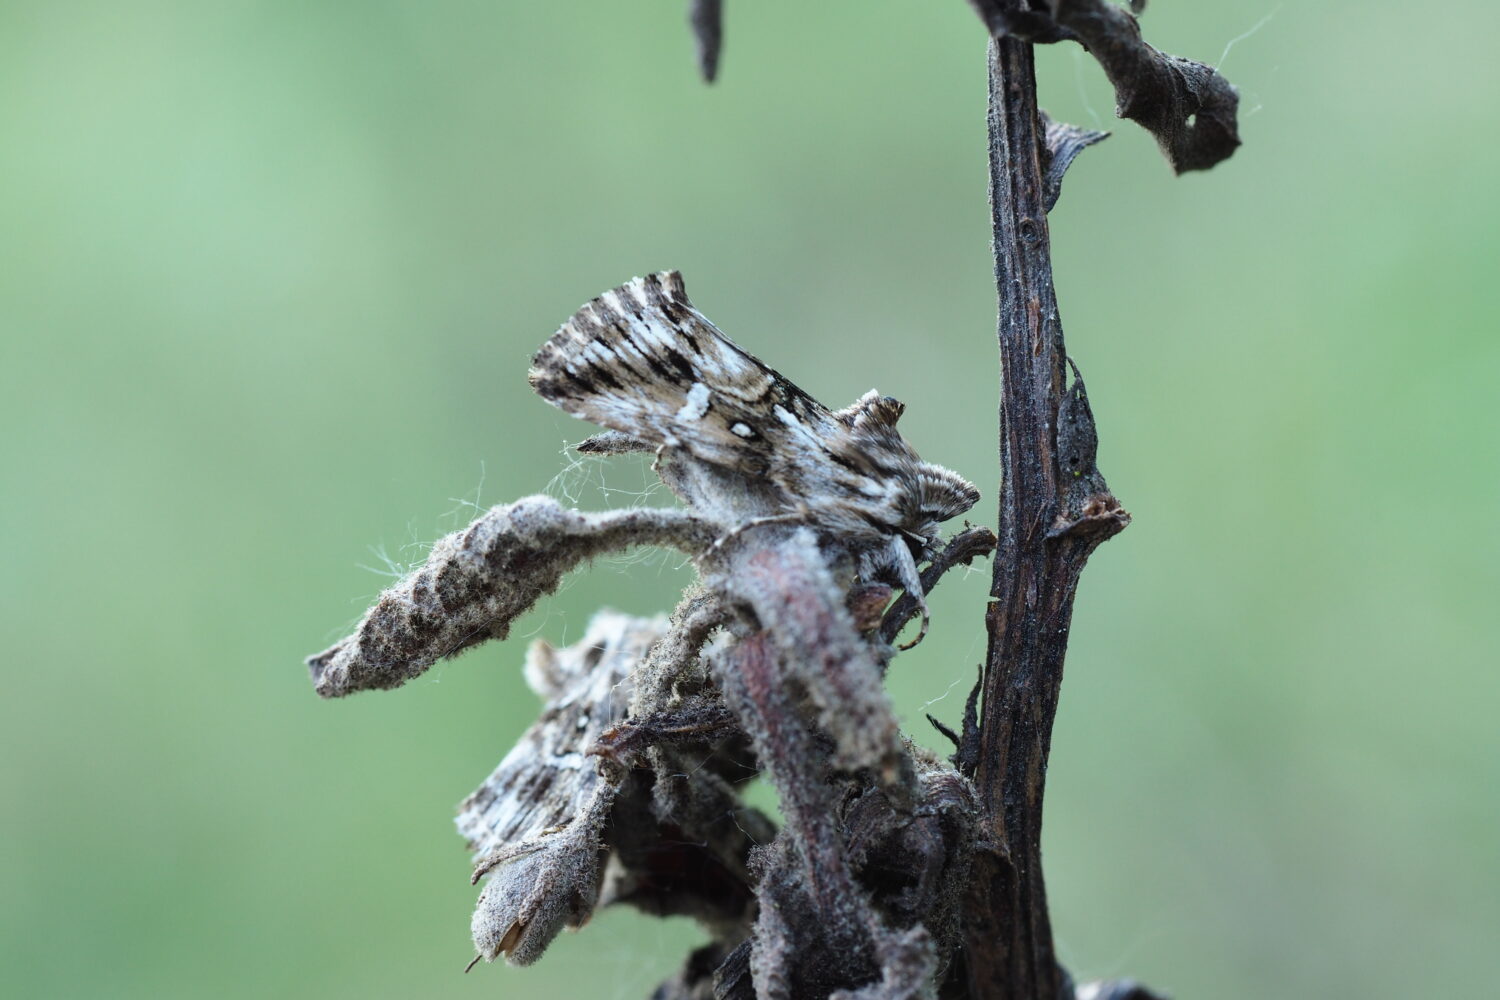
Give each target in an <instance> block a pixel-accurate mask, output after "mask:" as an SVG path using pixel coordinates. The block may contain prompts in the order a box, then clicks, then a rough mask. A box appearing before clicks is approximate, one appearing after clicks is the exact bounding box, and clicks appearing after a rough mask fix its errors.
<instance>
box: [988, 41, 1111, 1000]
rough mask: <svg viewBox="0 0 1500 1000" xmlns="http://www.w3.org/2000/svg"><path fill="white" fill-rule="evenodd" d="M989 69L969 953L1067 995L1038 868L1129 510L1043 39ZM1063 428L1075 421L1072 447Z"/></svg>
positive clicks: (1005, 978) (998, 988)
mask: <svg viewBox="0 0 1500 1000" xmlns="http://www.w3.org/2000/svg"><path fill="white" fill-rule="evenodd" d="M989 72H990V105H989V147H990V206H991V213H992V216H993V221H994V250H995V283H996V287H997V289H998V292H999V311H1000V321H999V341H1000V360H1001V401H1000V457H1001V477H1002V478H1001V491H1000V520H999V529H1000V530H999V539H1000V541H999V547H998V549H997V552H996V556H995V564H994V584H993V587H992V588H991V591H990V594H991V598H992V600H991V603H990V605H989V608H988V611H987V614H986V619H987V625H988V631H989V648H988V653H987V657H986V663H985V669H984V678H983V682H982V685H983V711H982V714H981V717H980V732H979V740H978V744H979V745H978V759H977V767H976V772H975V783H976V785H977V787H978V791H979V799H980V802H981V803H982V805H983V808H984V809H985V810H986V814H985V817H984V820H983V823H984V831H983V836H984V838H985V839H986V840H987V841H988V844H987V846H986V848H985V849H984V850H981V851H980V852H979V853H978V855H977V856H976V858H975V867H974V877H973V879H972V881H971V887H970V892H969V897H968V899H967V901H966V903H967V905H966V907H965V911H966V912H965V939H966V946H965V961H966V965H967V973H968V980H969V982H968V994H969V996H970V997H971V998H972V1000H1000V998H1004V1000H1022V998H1026V1000H1031V998H1037V1000H1041V998H1045V1000H1056V998H1059V997H1064V996H1068V997H1071V995H1072V989H1071V984H1070V982H1069V979H1068V976H1067V973H1066V972H1064V971H1063V969H1062V968H1061V967H1060V966H1059V965H1058V963H1057V958H1056V954H1055V951H1054V948H1053V943H1052V929H1051V924H1050V922H1049V919H1048V914H1047V898H1046V889H1045V886H1044V884H1043V880H1042V867H1041V829H1042V794H1043V790H1044V787H1045V781H1046V773H1047V755H1048V751H1049V749H1050V745H1051V736H1052V721H1053V717H1054V716H1055V714H1056V712H1057V698H1058V689H1059V686H1060V684H1061V682H1062V669H1063V657H1064V654H1065V652H1066V649H1067V635H1068V623H1069V619H1070V617H1071V614H1072V609H1073V596H1074V593H1075V591H1076V588H1077V585H1078V578H1079V574H1080V573H1081V572H1082V570H1083V566H1084V563H1085V562H1086V561H1087V559H1088V556H1089V554H1090V553H1091V552H1092V551H1093V549H1094V548H1095V547H1096V546H1097V545H1098V544H1099V543H1100V542H1101V541H1103V540H1104V539H1105V538H1108V537H1109V536H1110V535H1113V534H1115V533H1116V532H1118V531H1120V530H1121V529H1122V528H1123V527H1124V526H1125V524H1126V523H1128V520H1129V515H1128V514H1126V513H1125V512H1124V511H1123V510H1120V508H1119V505H1118V503H1117V502H1116V501H1115V499H1114V497H1113V496H1112V495H1110V493H1109V491H1108V489H1107V487H1106V486H1105V485H1104V481H1103V478H1102V477H1101V476H1100V475H1099V473H1098V470H1097V468H1095V467H1094V464H1093V454H1092V447H1091V443H1092V431H1093V424H1092V417H1091V415H1090V414H1089V412H1088V406H1087V401H1086V398H1085V397H1083V396H1082V388H1081V384H1079V383H1077V382H1075V383H1074V386H1073V387H1070V386H1068V385H1067V381H1066V367H1067V365H1066V359H1067V355H1066V351H1065V350H1064V347H1063V332H1062V326H1061V324H1060V323H1059V320H1058V311H1057V300H1056V296H1055V294H1054V291H1053V286H1052V263H1051V255H1050V250H1049V246H1048V242H1049V241H1048V229H1047V207H1048V190H1047V185H1046V183H1045V176H1046V167H1047V165H1048V161H1049V160H1050V154H1049V153H1048V152H1047V147H1046V144H1045V128H1044V125H1043V123H1042V120H1041V118H1040V116H1039V115H1038V110H1037V104H1036V80H1035V75H1034V71H1033V65H1032V46H1031V44H1030V43H1028V42H1025V41H1021V40H1019V39H1017V38H1015V37H1007V38H1002V39H999V40H996V41H992V42H991V43H990V56H989ZM1060 428H1065V429H1066V428H1071V430H1068V431H1067V433H1066V434H1065V435H1064V443H1065V447H1064V448H1061V449H1060V448H1059V441H1058V439H1059V433H1060V431H1059V429H1060ZM1078 441H1085V442H1088V443H1089V445H1090V446H1089V447H1085V448H1082V449H1080V448H1079V447H1075V446H1073V443H1074V442H1078ZM1064 451H1065V452H1066V454H1063V452H1064Z"/></svg>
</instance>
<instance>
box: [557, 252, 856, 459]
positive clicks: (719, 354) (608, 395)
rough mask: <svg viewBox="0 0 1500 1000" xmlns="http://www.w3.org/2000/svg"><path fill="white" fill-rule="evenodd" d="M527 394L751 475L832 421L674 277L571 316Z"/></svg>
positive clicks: (634, 284) (654, 279)
mask: <svg viewBox="0 0 1500 1000" xmlns="http://www.w3.org/2000/svg"><path fill="white" fill-rule="evenodd" d="M531 386H532V388H533V389H535V390H536V391H537V393H538V394H539V395H540V396H541V397H542V398H543V399H545V400H547V401H548V402H549V403H552V404H553V405H554V406H557V407H560V408H562V409H563V410H566V411H567V412H568V413H571V414H573V415H574V416H577V417H582V418H584V419H585V420H591V421H593V422H594V423H596V424H599V425H601V426H604V427H608V428H610V429H611V430H615V431H620V432H622V433H624V434H628V435H631V436H632V437H635V438H640V439H642V440H645V441H649V442H651V443H653V444H658V445H667V446H669V447H673V448H682V449H685V450H686V451H687V452H689V453H690V454H692V455H694V456H695V457H697V458H699V459H702V460H703V461H705V462H709V463H712V464H714V465H720V466H725V467H728V468H735V469H742V470H743V471H745V472H747V473H751V474H762V473H765V472H767V471H770V470H771V469H772V468H773V466H775V465H776V464H777V463H778V462H779V461H780V460H781V456H783V455H785V454H787V453H788V452H787V451H786V448H787V447H788V446H789V445H791V446H795V442H797V441H810V440H816V439H818V438H819V437H820V436H822V435H824V434H826V433H827V432H828V430H829V428H830V427H831V426H832V425H833V423H834V417H833V414H831V413H830V412H829V410H828V409H827V408H826V407H824V406H823V405H822V404H821V403H819V402H818V401H817V400H815V399H813V398H812V397H811V396H809V395H807V393H805V392H803V391H802V390H801V389H798V388H797V387H796V386H795V385H793V384H792V383H791V382H789V381H787V380H786V379H785V378H783V377H782V376H781V375H779V374H777V373H776V372H775V371H773V370H772V369H771V368H769V367H768V366H766V365H765V364H764V363H762V362H761V361H760V360H759V359H757V358H755V357H754V356H752V355H751V354H749V353H747V352H746V351H744V350H741V349H740V348H739V347H738V346H736V345H735V344H734V342H733V341H731V340H730V339H729V338H728V337H726V336H724V334H722V333H720V332H719V330H718V328H717V327H715V326H714V325H713V324H712V323H710V322H709V321H708V320H707V319H705V318H704V317H703V314H701V313H700V312H698V310H696V309H694V308H693V304H692V303H691V302H689V301H688V297H687V291H686V290H685V289H684V287H683V284H682V275H680V274H678V273H677V272H676V271H662V272H661V273H659V274H653V275H649V276H647V277H645V278H636V279H634V280H633V281H631V282H630V283H629V284H626V285H622V286H620V287H619V288H616V289H614V290H613V291H609V292H605V293H604V294H603V295H601V296H599V297H598V298H596V299H594V300H593V301H592V302H590V303H588V304H587V305H585V306H584V307H583V308H582V309H580V310H578V312H577V313H575V314H574V315H573V318H572V319H570V320H568V321H567V322H566V323H564V324H563V326H562V329H560V330H558V331H557V333H555V334H553V335H552V338H551V339H550V340H548V341H547V342H546V343H545V344H543V345H542V347H541V350H539V351H537V353H536V357H534V358H533V359H532V362H531Z"/></svg>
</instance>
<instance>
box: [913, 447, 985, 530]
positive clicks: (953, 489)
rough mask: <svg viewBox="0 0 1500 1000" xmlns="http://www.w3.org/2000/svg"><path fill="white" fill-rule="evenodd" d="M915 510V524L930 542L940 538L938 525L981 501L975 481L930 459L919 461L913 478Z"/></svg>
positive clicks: (963, 512)
mask: <svg viewBox="0 0 1500 1000" xmlns="http://www.w3.org/2000/svg"><path fill="white" fill-rule="evenodd" d="M914 483H915V487H916V489H915V493H916V498H915V499H916V510H915V511H914V515H915V516H914V517H913V518H912V520H913V521H915V522H917V523H916V525H913V526H912V530H913V532H914V533H915V534H918V535H921V536H922V537H923V539H925V540H926V541H927V543H928V544H929V545H930V544H932V543H933V542H935V541H936V539H937V526H938V525H939V524H941V523H942V522H944V521H947V520H949V519H950V518H954V517H958V516H959V515H960V514H965V513H967V512H968V511H969V509H970V508H971V507H973V506H974V505H975V504H976V503H978V502H979V490H977V489H975V488H974V484H973V483H971V482H969V481H968V480H967V479H965V478H964V477H963V476H960V475H959V474H958V473H956V472H954V471H953V470H951V469H945V468H943V467H942V466H941V465H933V464H932V463H931V462H922V463H920V464H918V466H917V471H916V476H915V477H914Z"/></svg>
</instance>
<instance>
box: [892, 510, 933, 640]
mask: <svg viewBox="0 0 1500 1000" xmlns="http://www.w3.org/2000/svg"><path fill="white" fill-rule="evenodd" d="M889 549H890V554H891V565H892V567H893V568H894V569H895V570H896V579H898V580H900V581H901V586H902V588H903V589H904V590H905V591H906V592H907V593H908V594H910V595H911V596H912V599H913V600H914V601H916V602H917V607H918V608H919V609H920V610H921V612H922V627H921V629H919V630H918V632H917V637H916V638H915V639H913V640H912V641H911V642H908V643H903V644H902V645H900V646H897V647H896V648H897V649H900V650H907V649H911V648H912V647H913V646H915V645H916V644H917V643H919V642H921V641H922V640H923V639H925V638H927V625H928V623H929V622H930V621H931V620H932V615H931V614H930V613H929V612H928V610H927V595H926V594H924V593H922V577H921V575H920V574H919V573H918V572H917V561H916V560H915V559H913V558H912V555H911V549H909V548H907V546H906V542H905V541H904V540H903V539H902V538H901V536H900V535H892V536H891V542H890V546H889Z"/></svg>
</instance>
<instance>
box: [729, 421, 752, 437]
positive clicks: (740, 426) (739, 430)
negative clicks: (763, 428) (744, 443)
mask: <svg viewBox="0 0 1500 1000" xmlns="http://www.w3.org/2000/svg"><path fill="white" fill-rule="evenodd" d="M729 429H730V430H732V431H734V432H735V433H736V434H738V435H739V436H740V437H742V438H747V437H754V436H755V429H754V428H752V427H751V426H750V425H749V424H745V423H737V424H735V425H734V426H733V427H731V428H729Z"/></svg>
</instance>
